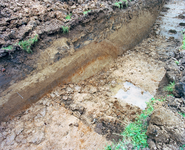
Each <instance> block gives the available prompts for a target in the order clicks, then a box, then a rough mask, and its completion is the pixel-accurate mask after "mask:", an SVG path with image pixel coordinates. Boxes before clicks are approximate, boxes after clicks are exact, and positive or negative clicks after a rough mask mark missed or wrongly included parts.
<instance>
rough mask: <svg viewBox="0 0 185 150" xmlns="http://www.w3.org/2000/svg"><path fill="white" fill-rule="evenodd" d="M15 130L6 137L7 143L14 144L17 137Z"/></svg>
mask: <svg viewBox="0 0 185 150" xmlns="http://www.w3.org/2000/svg"><path fill="white" fill-rule="evenodd" d="M15 136H16V135H15V132H13V131H12V132H11V134H10V135H8V136H7V138H6V144H7V145H12V144H14V139H15Z"/></svg>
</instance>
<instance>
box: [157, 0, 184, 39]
mask: <svg viewBox="0 0 185 150" xmlns="http://www.w3.org/2000/svg"><path fill="white" fill-rule="evenodd" d="M184 10H185V1H183V0H176V1H170V2H168V4H165V5H164V8H163V10H162V12H161V13H160V16H159V18H158V21H159V24H160V34H161V35H162V36H164V37H166V38H170V37H174V38H175V39H178V40H180V39H181V38H182V33H181V32H182V30H183V25H184V24H185V20H184V19H182V18H180V17H179V15H184V14H185V12H184Z"/></svg>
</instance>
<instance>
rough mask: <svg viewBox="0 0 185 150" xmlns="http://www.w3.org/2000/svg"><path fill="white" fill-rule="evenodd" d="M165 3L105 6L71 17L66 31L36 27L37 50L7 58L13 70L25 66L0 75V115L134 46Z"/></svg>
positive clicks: (14, 111) (17, 109)
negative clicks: (78, 17) (68, 30)
mask: <svg viewBox="0 0 185 150" xmlns="http://www.w3.org/2000/svg"><path fill="white" fill-rule="evenodd" d="M163 3H164V1H163V0H143V1H135V2H130V3H129V6H128V7H125V8H123V9H120V8H117V7H113V9H112V11H110V10H108V9H106V8H105V9H101V10H99V11H98V12H92V13H90V14H88V15H86V16H84V18H83V19H81V20H80V21H78V20H75V21H73V22H70V24H68V26H70V32H69V33H68V34H63V33H61V32H60V30H61V27H55V25H53V24H50V26H48V28H43V30H44V31H43V30H42V29H40V30H36V31H37V33H38V35H39V39H40V41H39V42H38V43H37V44H36V46H35V49H34V53H33V54H29V55H28V54H21V51H17V52H15V53H14V54H13V56H12V57H13V58H12V59H14V60H15V59H16V61H20V62H19V64H16V63H14V62H13V61H12V62H8V64H9V66H10V70H11V69H13V67H11V66H13V64H14V65H17V66H23V64H24V67H23V68H24V69H22V68H21V67H17V68H19V69H17V70H16V71H14V72H13V71H9V74H8V76H7V74H6V72H5V73H4V74H3V75H2V74H1V76H0V82H1V83H0V84H1V89H0V92H1V93H0V121H2V120H6V119H7V118H8V117H10V116H14V115H16V114H17V113H19V112H20V111H21V110H23V109H25V108H27V107H29V106H30V105H31V104H32V103H33V102H36V101H37V100H39V98H41V97H42V96H43V95H44V94H46V93H47V92H49V91H50V90H51V89H53V88H54V87H56V86H57V85H59V84H63V83H67V82H78V81H80V80H84V79H87V78H89V77H91V76H93V75H94V74H96V73H97V72H98V71H100V70H101V69H102V68H104V67H106V66H107V65H108V64H110V63H111V62H113V60H114V59H115V58H116V57H117V56H118V55H121V54H123V53H124V52H126V51H127V50H128V49H130V48H132V47H134V46H135V45H136V44H138V43H139V42H140V41H142V39H144V38H145V37H146V36H147V35H148V33H149V31H150V28H151V27H152V25H153V23H154V22H155V20H156V17H157V16H158V13H159V11H160V9H161V7H162V5H163ZM48 41H49V42H48ZM18 54H20V55H18ZM23 55H24V56H23ZM25 56H26V59H23V58H25ZM5 62H7V60H6V58H1V61H0V64H1V65H2V64H3V63H5ZM30 68H31V69H30ZM7 72H8V68H7Z"/></svg>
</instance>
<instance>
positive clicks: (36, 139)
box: [27, 129, 45, 144]
mask: <svg viewBox="0 0 185 150" xmlns="http://www.w3.org/2000/svg"><path fill="white" fill-rule="evenodd" d="M44 138H45V134H44V132H43V131H41V130H39V129H37V130H36V131H35V132H34V133H33V132H32V134H31V135H29V137H28V138H27V141H28V142H29V143H34V144H40V143H41V142H42V141H43V140H44Z"/></svg>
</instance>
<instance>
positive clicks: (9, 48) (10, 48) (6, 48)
mask: <svg viewBox="0 0 185 150" xmlns="http://www.w3.org/2000/svg"><path fill="white" fill-rule="evenodd" d="M2 49H4V50H7V51H11V50H12V49H13V46H12V45H9V46H8V47H3V48H2Z"/></svg>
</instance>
